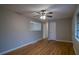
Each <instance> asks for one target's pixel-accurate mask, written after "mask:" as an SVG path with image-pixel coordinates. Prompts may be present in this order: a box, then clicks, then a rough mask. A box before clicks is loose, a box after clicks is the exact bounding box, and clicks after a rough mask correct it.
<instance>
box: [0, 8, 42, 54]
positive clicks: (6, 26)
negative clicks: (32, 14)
mask: <svg viewBox="0 0 79 59" xmlns="http://www.w3.org/2000/svg"><path fill="white" fill-rule="evenodd" d="M31 20H32V19H29V18H27V17H24V16H22V15H19V14H17V13H15V12H11V11H8V10H7V9H4V8H0V53H3V52H5V51H7V50H10V49H14V48H17V47H19V46H21V45H24V44H27V43H30V42H33V41H35V40H39V39H41V38H42V30H41V31H30V21H31Z"/></svg>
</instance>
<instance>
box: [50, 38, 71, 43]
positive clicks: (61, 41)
mask: <svg viewBox="0 0 79 59" xmlns="http://www.w3.org/2000/svg"><path fill="white" fill-rule="evenodd" d="M49 40H51V39H49ZM55 41H59V42H68V43H72V41H65V40H55Z"/></svg>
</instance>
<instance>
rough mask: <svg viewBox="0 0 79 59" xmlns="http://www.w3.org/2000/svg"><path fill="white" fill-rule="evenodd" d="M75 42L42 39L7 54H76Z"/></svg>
mask: <svg viewBox="0 0 79 59" xmlns="http://www.w3.org/2000/svg"><path fill="white" fill-rule="evenodd" d="M74 54H75V53H74V50H73V44H72V43H65V42H57V41H48V40H41V41H39V42H37V43H35V44H31V45H28V46H25V47H23V48H20V49H17V50H15V51H12V52H10V53H7V55H74Z"/></svg>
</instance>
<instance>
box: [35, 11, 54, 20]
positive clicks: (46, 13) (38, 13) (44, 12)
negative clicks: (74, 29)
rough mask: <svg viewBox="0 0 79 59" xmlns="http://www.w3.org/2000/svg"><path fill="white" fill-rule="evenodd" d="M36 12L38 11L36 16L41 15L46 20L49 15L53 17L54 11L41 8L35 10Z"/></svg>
mask: <svg viewBox="0 0 79 59" xmlns="http://www.w3.org/2000/svg"><path fill="white" fill-rule="evenodd" d="M34 13H36V14H37V15H35V16H34V17H37V16H39V17H40V19H42V20H45V19H46V18H47V17H48V18H52V17H53V12H47V10H41V11H38V12H37V11H34Z"/></svg>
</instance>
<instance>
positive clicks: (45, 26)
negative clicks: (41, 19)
mask: <svg viewBox="0 0 79 59" xmlns="http://www.w3.org/2000/svg"><path fill="white" fill-rule="evenodd" d="M45 38H48V22H45V23H43V39H45Z"/></svg>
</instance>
